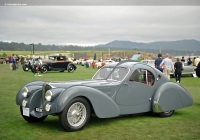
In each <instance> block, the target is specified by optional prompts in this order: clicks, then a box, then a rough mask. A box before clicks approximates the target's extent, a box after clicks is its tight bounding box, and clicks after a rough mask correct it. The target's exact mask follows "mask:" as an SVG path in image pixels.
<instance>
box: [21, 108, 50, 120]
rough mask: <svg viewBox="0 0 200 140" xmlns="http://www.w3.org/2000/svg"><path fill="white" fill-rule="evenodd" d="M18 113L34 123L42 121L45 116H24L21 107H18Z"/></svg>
mask: <svg viewBox="0 0 200 140" xmlns="http://www.w3.org/2000/svg"><path fill="white" fill-rule="evenodd" d="M20 113H21V115H22V117H23V118H24V119H25V120H26V121H27V122H29V123H36V122H42V121H44V120H45V119H46V117H47V116H43V117H41V118H36V117H33V116H31V115H30V116H29V117H28V116H24V115H23V110H22V107H20Z"/></svg>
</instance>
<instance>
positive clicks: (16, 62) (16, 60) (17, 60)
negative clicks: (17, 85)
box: [15, 55, 19, 69]
mask: <svg viewBox="0 0 200 140" xmlns="http://www.w3.org/2000/svg"><path fill="white" fill-rule="evenodd" d="M18 63H19V56H18V55H16V58H15V65H16V69H18Z"/></svg>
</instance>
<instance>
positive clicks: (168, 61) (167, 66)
mask: <svg viewBox="0 0 200 140" xmlns="http://www.w3.org/2000/svg"><path fill="white" fill-rule="evenodd" d="M163 64H164V70H163V73H164V75H165V76H166V77H167V78H168V79H169V80H170V72H171V71H174V65H173V63H172V60H171V59H170V58H169V57H168V56H166V58H164V59H163V60H162V62H161V63H160V67H162V65H163Z"/></svg>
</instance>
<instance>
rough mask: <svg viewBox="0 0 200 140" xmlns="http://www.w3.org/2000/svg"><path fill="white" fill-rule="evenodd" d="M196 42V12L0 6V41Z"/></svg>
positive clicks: (199, 14)
mask: <svg viewBox="0 0 200 140" xmlns="http://www.w3.org/2000/svg"><path fill="white" fill-rule="evenodd" d="M180 39H196V40H200V6H52V7H51V6H50V7H49V6H41V7H40V6H24V7H23V6H1V7H0V41H12V42H24V43H27V44H28V43H35V44H37V43H42V44H56V45H57V44H77V45H94V44H105V43H108V42H111V41H114V40H127V41H133V42H153V41H171V40H180Z"/></svg>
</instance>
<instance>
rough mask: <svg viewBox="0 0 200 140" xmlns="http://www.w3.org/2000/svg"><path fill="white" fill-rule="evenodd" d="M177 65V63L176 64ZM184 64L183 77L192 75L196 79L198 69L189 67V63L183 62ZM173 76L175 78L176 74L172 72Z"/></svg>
mask: <svg viewBox="0 0 200 140" xmlns="http://www.w3.org/2000/svg"><path fill="white" fill-rule="evenodd" d="M174 63H175V62H174ZM182 64H183V71H182V76H183V75H184V76H185V75H191V76H193V77H194V75H195V74H196V71H195V69H196V67H195V66H192V65H188V64H187V63H184V62H182ZM170 75H171V76H174V73H173V72H171V73H170Z"/></svg>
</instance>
